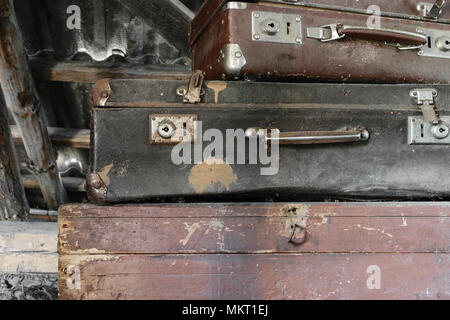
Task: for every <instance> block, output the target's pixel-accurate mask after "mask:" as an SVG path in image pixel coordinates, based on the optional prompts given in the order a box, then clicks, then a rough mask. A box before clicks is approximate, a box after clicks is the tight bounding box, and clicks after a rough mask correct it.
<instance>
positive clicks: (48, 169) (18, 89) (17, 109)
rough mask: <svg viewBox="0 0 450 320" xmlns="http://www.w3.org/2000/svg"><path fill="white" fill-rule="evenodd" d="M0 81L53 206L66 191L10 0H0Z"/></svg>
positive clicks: (43, 189) (42, 186) (57, 204)
mask: <svg viewBox="0 0 450 320" xmlns="http://www.w3.org/2000/svg"><path fill="white" fill-rule="evenodd" d="M0 85H1V88H2V90H3V96H4V99H5V102H6V106H7V108H8V109H9V110H10V112H11V115H12V116H13V118H14V120H15V123H16V125H17V127H18V130H19V133H20V136H21V137H22V140H23V142H24V146H25V150H26V152H27V155H28V157H29V158H30V160H31V161H32V163H33V165H34V172H35V174H36V176H37V178H38V180H39V185H40V187H41V191H42V194H43V196H44V199H45V200H46V203H47V205H48V207H49V209H57V208H58V206H59V205H60V204H61V203H63V202H64V200H65V198H66V194H65V191H64V187H63V185H62V183H61V180H60V177H59V174H58V172H57V168H56V163H55V155H54V153H53V147H52V144H51V141H50V138H49V136H48V132H47V128H46V126H45V124H44V120H43V117H42V114H41V112H42V110H40V106H41V104H40V101H39V97H38V95H37V93H36V88H35V85H34V80H33V78H32V76H31V73H30V69H29V66H28V61H27V57H26V53H25V49H24V45H23V39H22V36H21V34H20V30H19V27H18V24H17V20H16V16H15V13H14V6H13V2H12V1H11V0H0Z"/></svg>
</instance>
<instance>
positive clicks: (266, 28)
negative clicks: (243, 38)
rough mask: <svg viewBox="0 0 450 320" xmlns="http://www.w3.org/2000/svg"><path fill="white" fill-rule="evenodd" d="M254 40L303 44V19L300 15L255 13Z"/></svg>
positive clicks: (253, 15) (253, 17) (253, 22)
mask: <svg viewBox="0 0 450 320" xmlns="http://www.w3.org/2000/svg"><path fill="white" fill-rule="evenodd" d="M252 39H253V41H257V42H275V43H287V44H297V45H298V44H302V43H303V39H302V17H301V16H300V15H298V14H287V13H276V12H264V11H253V12H252Z"/></svg>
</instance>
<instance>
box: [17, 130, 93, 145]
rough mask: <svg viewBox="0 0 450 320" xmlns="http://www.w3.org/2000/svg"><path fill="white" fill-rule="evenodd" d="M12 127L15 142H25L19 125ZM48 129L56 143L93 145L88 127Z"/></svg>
mask: <svg viewBox="0 0 450 320" xmlns="http://www.w3.org/2000/svg"><path fill="white" fill-rule="evenodd" d="M10 128H11V135H12V137H13V140H14V143H16V144H19V143H23V142H22V137H21V136H20V132H19V130H18V128H17V126H11V127H10ZM47 131H48V135H49V137H50V139H51V140H52V142H53V143H55V144H59V145H63V146H68V147H73V148H80V149H89V147H90V145H91V131H90V130H88V129H69V128H47Z"/></svg>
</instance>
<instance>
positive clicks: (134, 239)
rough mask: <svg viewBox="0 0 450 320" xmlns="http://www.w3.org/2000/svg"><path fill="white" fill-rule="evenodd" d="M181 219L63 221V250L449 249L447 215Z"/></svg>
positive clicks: (304, 250) (60, 226)
mask: <svg viewBox="0 0 450 320" xmlns="http://www.w3.org/2000/svg"><path fill="white" fill-rule="evenodd" d="M181 216H182V214H181V213H180V217H179V218H89V219H86V218H70V219H67V218H59V243H60V247H59V252H60V254H89V253H97V252H105V253H112V254H125V253H126V254H128V253H132V254H141V253H142V254H145V253H161V254H167V253H199V252H200V253H280V252H281V253H286V252H291V253H300V252H301V253H328V252H359V253H414V252H415V253H423V252H429V253H433V252H441V253H450V240H449V234H450V219H447V218H446V217H442V218H441V217H432V218H431V217H408V218H406V217H401V216H399V217H323V218H311V217H309V216H303V217H301V218H300V217H295V216H292V217H270V218H267V217H257V218H255V217H251V216H247V217H238V218H236V217H221V218H206V217H204V218H184V217H181ZM293 224H298V225H300V226H306V230H307V241H306V242H305V243H304V244H302V245H301V246H298V245H294V244H292V243H290V242H289V240H290V237H291V235H292V225H293ZM298 233H301V231H300V230H298ZM296 237H298V238H300V237H302V235H297V236H296Z"/></svg>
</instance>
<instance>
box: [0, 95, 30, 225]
mask: <svg viewBox="0 0 450 320" xmlns="http://www.w3.org/2000/svg"><path fill="white" fill-rule="evenodd" d="M28 210H29V206H28V201H27V198H26V196H25V190H24V187H23V185H22V179H21V176H20V170H19V164H18V162H17V155H16V150H15V148H14V144H13V140H12V137H11V133H10V131H9V125H8V113H7V111H6V107H5V105H4V103H3V97H2V95H1V92H0V220H20V219H25V218H26V217H27V214H28Z"/></svg>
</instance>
